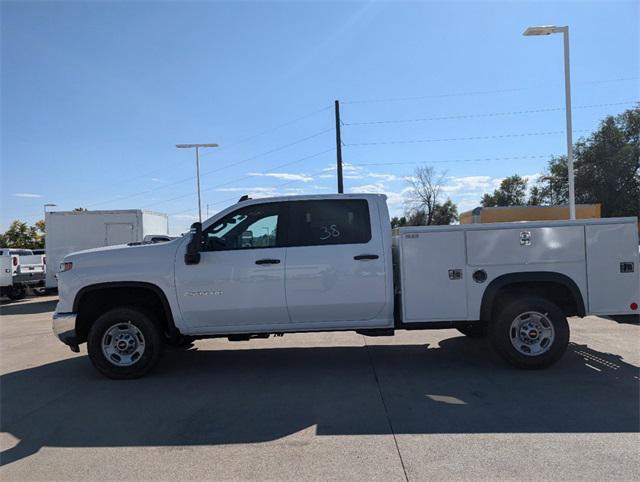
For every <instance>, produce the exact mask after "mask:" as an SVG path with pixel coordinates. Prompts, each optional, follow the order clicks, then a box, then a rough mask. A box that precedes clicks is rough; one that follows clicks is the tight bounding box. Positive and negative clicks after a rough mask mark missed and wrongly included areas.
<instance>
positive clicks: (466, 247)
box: [54, 194, 639, 378]
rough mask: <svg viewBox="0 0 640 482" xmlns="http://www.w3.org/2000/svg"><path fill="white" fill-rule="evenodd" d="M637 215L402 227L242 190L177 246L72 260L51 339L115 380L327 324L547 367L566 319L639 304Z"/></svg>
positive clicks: (559, 349)
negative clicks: (436, 333)
mask: <svg viewBox="0 0 640 482" xmlns="http://www.w3.org/2000/svg"><path fill="white" fill-rule="evenodd" d="M634 222H635V221H634V219H631V218H629V219H626V220H613V221H598V222H595V221H582V222H576V221H568V222H556V223H555V224H554V223H553V222H552V223H547V224H539V225H538V224H535V223H533V224H531V223H509V224H507V225H502V226H500V225H495V226H491V227H487V226H486V225H485V226H473V225H467V226H436V227H417V228H403V229H400V230H396V231H394V232H393V233H392V231H391V228H390V220H389V213H388V210H387V206H386V198H385V196H384V195H378V194H348V195H344V194H340V195H323V196H292V197H281V198H271V199H258V200H250V199H244V198H243V199H242V200H241V201H239V202H238V203H237V204H235V205H233V206H230V207H229V208H227V209H225V210H223V211H222V212H220V213H218V214H217V215H215V216H214V217H212V218H211V219H209V220H207V221H206V222H205V223H203V224H200V223H194V225H193V226H192V229H191V232H190V233H188V234H186V235H184V236H182V237H180V238H177V239H174V240H170V241H167V242H163V243H156V244H146V245H145V244H142V245H138V244H135V245H130V246H111V247H106V248H97V249H92V250H86V251H81V252H77V253H73V254H70V255H68V256H66V257H65V258H64V261H63V263H62V264H61V268H60V272H59V273H58V282H59V294H60V300H59V303H58V306H57V308H56V313H55V314H54V332H55V333H56V334H57V335H58V337H59V338H60V339H61V340H62V341H63V342H65V343H67V344H68V345H70V346H71V347H72V349H75V350H77V349H78V345H79V344H81V343H84V342H87V343H88V351H89V356H90V358H91V360H92V362H93V363H94V365H95V366H96V368H98V370H99V371H101V372H102V373H103V374H105V375H107V376H109V377H112V378H135V377H138V376H142V375H143V374H144V373H146V371H148V370H149V369H150V368H151V367H152V366H153V365H154V364H155V363H156V362H157V359H158V357H159V354H160V351H161V347H162V345H163V344H166V343H169V344H181V343H190V342H192V341H193V340H195V339H198V338H209V337H227V338H229V340H248V339H251V338H254V337H263V338H264V337H268V336H269V335H272V334H283V333H292V332H302V331H304V332H310V331H330V330H355V331H357V332H359V333H362V334H364V335H370V336H377V335H388V336H390V335H393V333H394V332H395V330H398V329H436V328H458V329H459V330H460V331H462V332H463V333H465V334H467V335H469V336H474V337H480V336H485V335H489V336H491V337H492V341H493V344H494V346H495V347H496V348H497V349H498V351H499V352H500V353H501V354H502V355H503V356H504V357H505V359H507V361H509V362H511V363H512V364H514V365H516V366H520V367H526V368H541V367H545V366H549V365H551V364H553V363H554V362H555V361H556V360H557V359H558V358H559V357H560V356H561V355H562V353H563V352H564V350H565V349H566V346H567V344H568V340H569V327H568V324H567V321H566V317H567V316H574V315H578V316H585V314H587V313H588V311H589V308H590V300H591V299H594V300H596V304H595V305H594V306H599V307H600V309H601V311H597V310H592V311H593V312H596V313H598V314H613V313H612V312H615V313H617V314H634V313H637V308H638V307H637V301H638V291H639V280H638V270H637V266H638V249H637V233H634V231H633V230H632V229H631V228H630V226H631V227H634V229H635V224H633V223H634ZM589 223H591V224H589ZM593 223H596V224H597V225H598V226H600V228H598V229H595V230H594V228H593ZM603 226H604V227H603ZM592 232H593V233H595V234H594V235H591V234H590V233H592ZM598 242H600V243H601V244H600V245H598V244H597V243H598ZM611 243H618V244H617V252H616V254H614V255H612V254H610V253H609V251H608V248H609V247H610V245H611V246H613V244H611ZM576 250H577V252H576ZM608 253H609V254H608ZM588 256H590V257H591V260H592V262H593V263H595V265H596V266H600V267H601V272H600V273H598V274H597V275H598V277H599V279H600V282H599V283H600V284H596V285H597V286H603V284H602V283H603V282H604V283H608V284H610V285H611V284H612V283H615V284H616V286H617V287H618V290H617V293H616V294H615V295H605V294H603V293H602V289H597V290H596V291H594V292H590V291H589V283H588V276H589V271H588V266H587V265H588V263H587V257H588ZM598 263H599V264H598ZM593 276H595V274H593ZM598 303H600V304H599V305H598ZM634 305H635V307H634ZM602 310H604V311H602Z"/></svg>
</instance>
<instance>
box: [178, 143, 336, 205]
mask: <svg viewBox="0 0 640 482" xmlns="http://www.w3.org/2000/svg"><path fill="white" fill-rule="evenodd" d="M329 151H333V148H331V149H327V150H326V151H323V152H322V153H324V152H329ZM322 153H318V154H317V155H320V154H322ZM324 172H327V168H326V167H325V168H322V169H320V170H318V171H313V172H311V173H309V174H308V176H315V175H316V174H321V173H324ZM246 177H251V176H246ZM296 182H302V181H301V180H300V179H294V180H291V181H286V182H283V183H280V184H276V185H274V186H267V187H266V189H278V188H281V187H284V186H288V185H290V184H294V183H296ZM210 189H212V188H210ZM237 199H238V197H237V196H235V197H233V198H227V199H223V200H222V201H216V202H214V203H209V205H210V206H216V205H218V204H222V203H227V202H232V201H234V200H237ZM193 211H194V209H193V208H189V209H184V210H182V211H176V212H173V213H169V216H175V215H176V214H183V213H189V212H193Z"/></svg>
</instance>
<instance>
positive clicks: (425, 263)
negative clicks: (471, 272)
mask: <svg viewBox="0 0 640 482" xmlns="http://www.w3.org/2000/svg"><path fill="white" fill-rule="evenodd" d="M401 249H402V253H401V263H402V267H401V276H402V304H403V313H402V315H403V321H404V322H405V323H408V322H412V321H413V322H418V321H447V320H464V319H466V318H467V296H466V287H465V286H466V285H465V280H464V268H465V247H464V232H463V231H453V232H437V231H436V232H426V233H404V234H402V248H401Z"/></svg>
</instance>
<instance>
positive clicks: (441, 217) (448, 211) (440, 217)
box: [433, 199, 458, 225]
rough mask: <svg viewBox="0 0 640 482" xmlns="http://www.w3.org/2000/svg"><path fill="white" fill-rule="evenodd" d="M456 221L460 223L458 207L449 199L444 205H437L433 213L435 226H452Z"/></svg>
mask: <svg viewBox="0 0 640 482" xmlns="http://www.w3.org/2000/svg"><path fill="white" fill-rule="evenodd" d="M456 221H458V206H456V205H455V204H454V203H453V202H452V201H451V199H447V201H446V202H445V203H444V204H436V209H435V212H434V213H433V224H438V225H443V224H452V223H454V222H456Z"/></svg>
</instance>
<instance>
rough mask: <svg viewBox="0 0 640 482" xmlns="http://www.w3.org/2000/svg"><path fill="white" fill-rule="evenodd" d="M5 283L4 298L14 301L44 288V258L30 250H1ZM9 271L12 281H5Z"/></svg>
mask: <svg viewBox="0 0 640 482" xmlns="http://www.w3.org/2000/svg"><path fill="white" fill-rule="evenodd" d="M0 259H2V270H3V281H2V293H1V294H2V296H7V297H9V298H11V299H13V300H19V299H21V298H24V297H25V296H26V295H27V293H28V291H29V290H30V289H33V288H38V287H42V286H44V277H45V266H44V261H43V257H42V256H40V255H34V254H33V251H32V250H30V249H20V248H0ZM6 269H9V275H10V277H11V280H10V281H9V280H8V279H4V277H5V274H6V273H4V271H5V270H6Z"/></svg>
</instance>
